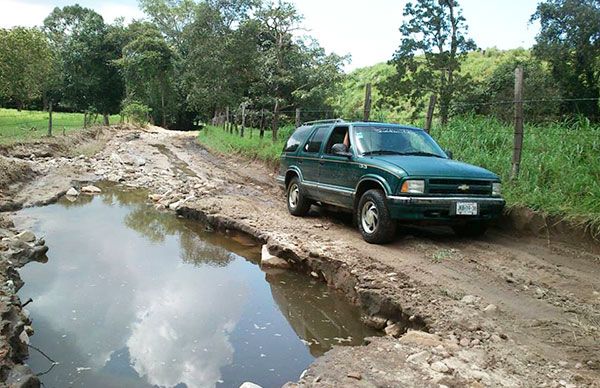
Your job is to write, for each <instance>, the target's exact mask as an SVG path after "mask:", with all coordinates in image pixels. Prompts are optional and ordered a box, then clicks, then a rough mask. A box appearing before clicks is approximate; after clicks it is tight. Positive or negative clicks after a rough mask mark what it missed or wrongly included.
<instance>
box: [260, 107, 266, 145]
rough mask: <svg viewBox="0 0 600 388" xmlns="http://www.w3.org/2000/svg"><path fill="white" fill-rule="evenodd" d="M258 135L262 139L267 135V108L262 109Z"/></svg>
mask: <svg viewBox="0 0 600 388" xmlns="http://www.w3.org/2000/svg"><path fill="white" fill-rule="evenodd" d="M258 137H260V138H261V139H262V138H263V137H265V109H264V108H263V109H261V110H260V132H259V135H258Z"/></svg>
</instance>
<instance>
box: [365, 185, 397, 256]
mask: <svg viewBox="0 0 600 388" xmlns="http://www.w3.org/2000/svg"><path fill="white" fill-rule="evenodd" d="M356 219H357V223H358V230H360V234H362V236H363V239H364V240H365V241H366V242H368V243H370V244H385V243H388V242H390V241H392V240H393V238H394V236H395V235H396V221H395V220H393V219H392V217H391V216H390V211H389V209H388V207H387V203H386V198H385V194H384V193H383V192H382V191H381V190H369V191H367V192H366V193H364V194H363V195H362V197H361V198H360V201H359V202H358V207H357V209H356Z"/></svg>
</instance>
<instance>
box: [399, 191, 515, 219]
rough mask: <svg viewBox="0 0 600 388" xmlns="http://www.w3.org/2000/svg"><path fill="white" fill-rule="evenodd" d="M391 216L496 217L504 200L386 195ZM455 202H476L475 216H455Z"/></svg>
mask: <svg viewBox="0 0 600 388" xmlns="http://www.w3.org/2000/svg"><path fill="white" fill-rule="evenodd" d="M387 199H388V208H389V210H390V213H391V216H392V218H394V219H398V220H432V221H435V220H437V221H464V220H466V219H470V220H482V221H485V220H492V219H494V218H497V217H498V216H499V215H500V213H502V209H504V206H505V205H506V201H504V199H502V198H496V197H416V196H415V197H410V196H388V197H387ZM457 202H477V207H478V214H477V215H476V216H457V215H456V203H457Z"/></svg>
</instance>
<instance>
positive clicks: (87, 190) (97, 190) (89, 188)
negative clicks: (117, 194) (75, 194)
mask: <svg viewBox="0 0 600 388" xmlns="http://www.w3.org/2000/svg"><path fill="white" fill-rule="evenodd" d="M81 192H82V193H85V194H100V193H101V192H102V190H101V189H100V188H99V187H96V186H93V185H89V186H83V187H82V188H81Z"/></svg>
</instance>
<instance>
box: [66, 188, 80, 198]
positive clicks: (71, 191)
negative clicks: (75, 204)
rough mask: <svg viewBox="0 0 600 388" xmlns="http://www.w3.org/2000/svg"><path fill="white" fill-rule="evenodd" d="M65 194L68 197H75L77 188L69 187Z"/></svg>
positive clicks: (77, 192)
mask: <svg viewBox="0 0 600 388" xmlns="http://www.w3.org/2000/svg"><path fill="white" fill-rule="evenodd" d="M67 195H68V196H69V197H77V196H78V195H79V191H77V189H75V188H74V187H71V188H70V189H69V190H67Z"/></svg>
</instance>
